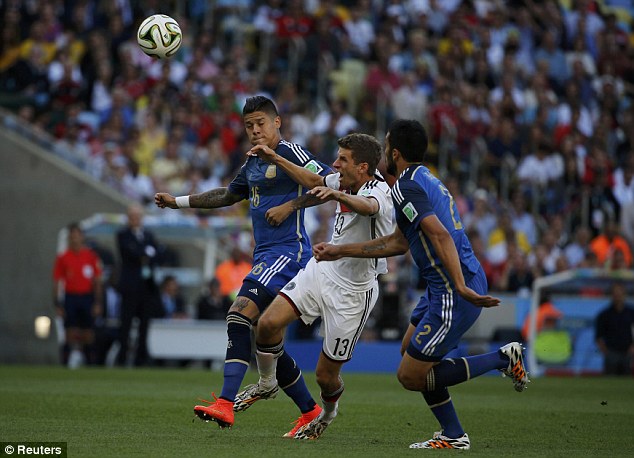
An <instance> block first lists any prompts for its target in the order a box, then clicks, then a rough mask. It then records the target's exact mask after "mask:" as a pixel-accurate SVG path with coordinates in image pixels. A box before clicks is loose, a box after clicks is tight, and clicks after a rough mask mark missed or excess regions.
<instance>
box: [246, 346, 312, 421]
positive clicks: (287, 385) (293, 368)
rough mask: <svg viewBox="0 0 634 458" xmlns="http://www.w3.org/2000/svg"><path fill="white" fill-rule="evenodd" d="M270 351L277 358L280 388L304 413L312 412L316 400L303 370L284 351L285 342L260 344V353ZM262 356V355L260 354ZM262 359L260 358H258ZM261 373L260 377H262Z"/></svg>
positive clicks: (276, 367)
mask: <svg viewBox="0 0 634 458" xmlns="http://www.w3.org/2000/svg"><path fill="white" fill-rule="evenodd" d="M262 353H269V354H272V355H273V356H274V357H275V358H276V361H275V378H276V379H277V383H278V384H279V386H280V388H282V390H283V391H284V393H286V395H287V396H288V397H289V398H291V399H292V400H293V402H295V404H296V405H297V407H299V410H300V411H301V412H302V413H306V412H310V411H311V410H313V409H314V408H315V405H316V402H315V400H314V399H313V397H312V396H311V395H310V391H308V388H307V387H306V382H305V381H304V377H303V376H302V371H301V370H299V367H297V363H296V362H295V360H294V359H293V358H292V357H291V355H289V354H288V353H286V352H285V351H284V343H283V342H280V343H278V344H275V345H261V344H258V354H262ZM258 358H260V356H258ZM258 361H260V359H258ZM262 375H263V374H262V373H260V377H262Z"/></svg>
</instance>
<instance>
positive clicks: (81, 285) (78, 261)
mask: <svg viewBox="0 0 634 458" xmlns="http://www.w3.org/2000/svg"><path fill="white" fill-rule="evenodd" d="M101 272H102V267H101V260H100V259H99V257H98V256H97V254H96V253H95V252H94V251H92V250H91V249H90V248H82V249H81V250H79V251H72V250H67V251H65V252H64V253H62V254H60V255H59V256H57V259H56V260H55V267H54V268H53V279H54V280H55V281H56V282H58V281H60V280H63V281H64V290H65V291H66V293H67V294H91V293H93V292H94V280H95V278H99V277H101Z"/></svg>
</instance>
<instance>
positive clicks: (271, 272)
mask: <svg viewBox="0 0 634 458" xmlns="http://www.w3.org/2000/svg"><path fill="white" fill-rule="evenodd" d="M303 267H304V266H303V265H301V264H300V263H299V262H297V261H295V260H294V259H291V258H289V257H288V256H284V255H279V254H275V255H264V256H261V257H259V258H257V259H255V260H254V261H253V269H251V272H249V274H248V275H247V276H246V277H244V281H243V282H242V288H240V291H239V292H238V296H243V297H247V298H249V299H251V300H252V301H253V302H255V303H256V305H257V306H258V309H260V313H262V312H263V311H264V309H265V308H266V307H268V306H269V304H270V303H271V302H272V301H273V299H274V298H275V296H277V293H278V292H279V291H280V290H281V289H282V288H283V287H284V286H286V284H287V283H288V282H289V281H291V280H292V279H293V278H294V277H295V275H297V272H299V271H300V270H301V269H302V268H303Z"/></svg>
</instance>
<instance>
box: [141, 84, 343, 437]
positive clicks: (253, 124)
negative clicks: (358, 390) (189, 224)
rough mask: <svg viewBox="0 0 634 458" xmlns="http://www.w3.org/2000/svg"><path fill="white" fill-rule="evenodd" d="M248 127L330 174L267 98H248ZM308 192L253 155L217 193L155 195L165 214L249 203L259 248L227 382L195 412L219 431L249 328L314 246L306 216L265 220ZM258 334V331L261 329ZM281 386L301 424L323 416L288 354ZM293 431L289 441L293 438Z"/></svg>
mask: <svg viewBox="0 0 634 458" xmlns="http://www.w3.org/2000/svg"><path fill="white" fill-rule="evenodd" d="M242 115H243V121H244V126H245V129H246V133H247V135H248V137H249V140H250V141H251V143H252V144H253V145H254V146H256V145H263V146H267V147H269V148H271V149H273V150H275V152H276V153H277V154H279V155H280V156H282V157H284V158H286V159H287V160H289V161H291V162H292V163H294V164H297V165H299V166H301V167H305V168H307V169H309V170H310V171H312V172H315V173H319V174H323V175H326V174H328V173H330V172H331V170H330V168H329V167H328V166H326V165H324V164H322V163H321V162H319V161H317V160H316V158H315V157H314V156H313V155H312V154H311V153H310V152H308V151H306V150H305V149H304V148H302V147H301V146H300V145H298V144H295V143H290V142H287V141H285V140H283V139H282V137H281V134H280V127H281V125H282V121H281V119H280V116H279V114H278V112H277V108H276V107H275V104H274V103H273V101H271V100H270V99H268V98H266V97H264V96H255V97H250V98H248V99H247V101H246V103H245V105H244V108H243V110H242ZM307 191H308V189H306V188H304V187H303V186H301V185H298V184H297V183H295V182H294V181H293V180H292V179H291V178H290V177H289V176H288V175H286V173H284V172H283V171H282V170H281V169H280V168H278V167H276V166H275V165H273V164H269V163H267V162H265V161H263V160H262V159H259V158H258V157H257V156H249V157H248V158H247V160H246V162H245V163H244V165H243V166H242V168H241V169H240V172H239V173H238V175H237V176H236V177H235V178H234V179H233V181H232V182H231V183H230V184H229V186H228V187H227V188H217V189H212V190H210V191H207V192H203V193H200V194H193V195H189V196H180V197H173V196H171V195H170V194H167V193H157V194H156V196H155V198H154V200H155V203H156V205H157V206H158V207H160V208H165V207H168V208H189V207H191V208H218V207H226V206H229V205H233V204H235V203H237V202H240V201H242V200H244V199H249V201H250V213H251V220H252V223H253V236H254V239H255V249H254V252H253V269H252V270H251V272H250V273H249V274H248V275H247V276H246V277H245V279H244V281H243V284H242V288H241V289H240V291H239V292H238V296H237V297H236V300H235V301H234V302H233V304H232V305H231V308H230V309H229V313H228V314H227V335H228V343H227V355H226V359H225V366H224V384H223V388H222V393H221V395H220V397H219V398H216V397H215V395H214V401H213V402H209V401H207V403H208V404H209V405H208V406H201V405H197V406H195V407H194V413H195V414H196V415H197V416H198V417H199V418H201V419H203V420H206V421H209V420H211V421H215V422H217V423H218V424H219V425H220V427H221V428H225V427H231V426H233V422H234V401H235V397H236V394H237V393H238V390H239V388H240V384H241V383H242V380H243V379H244V375H245V373H246V371H247V369H248V367H249V362H250V360H251V327H252V323H254V322H255V321H256V320H257V318H258V317H259V316H260V314H261V313H262V312H263V311H264V309H265V308H266V307H267V306H268V305H269V304H270V303H271V302H272V301H273V299H274V298H275V296H276V295H277V293H278V292H279V290H280V289H282V287H283V286H284V285H286V283H288V281H289V280H291V279H292V278H293V277H294V276H295V274H297V272H299V270H300V269H302V268H303V267H304V266H305V265H306V263H307V262H308V260H309V259H310V257H311V254H312V253H311V249H310V248H311V247H310V240H309V238H308V235H307V234H306V230H305V228H304V210H303V209H298V210H296V211H295V215H294V216H293V217H289V218H287V219H286V220H285V221H284V222H282V223H281V224H279V225H271V224H269V223H268V222H267V212H268V210H269V209H271V208H273V207H277V206H279V205H281V204H283V203H285V202H288V201H291V200H293V199H295V198H296V197H299V196H301V195H303V194H305V193H306V192H307ZM256 332H257V330H256ZM276 375H277V378H278V380H279V381H280V383H279V386H280V387H282V389H283V390H284V392H285V393H286V394H287V395H289V396H290V397H291V398H292V399H293V401H294V402H295V404H297V406H298V407H299V409H300V411H301V416H300V417H299V419H298V420H297V422H296V428H297V425H299V426H303V425H304V424H307V423H309V422H310V421H312V419H313V418H315V417H317V416H318V415H319V413H320V412H321V407H320V406H319V405H317V404H316V403H315V401H314V400H313V398H312V397H311V395H310V392H309V391H308V389H307V388H306V384H305V382H304V378H303V377H302V375H301V371H300V370H299V368H298V367H297V365H296V364H295V361H294V360H293V358H291V357H290V356H289V355H288V354H287V353H284V354H283V355H282V356H281V357H280V359H279V360H278V366H277V372H276ZM296 428H294V429H293V430H291V431H290V432H288V433H286V435H285V437H292V436H293V434H294V431H295V430H296Z"/></svg>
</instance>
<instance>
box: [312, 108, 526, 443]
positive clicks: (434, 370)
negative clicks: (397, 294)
mask: <svg viewBox="0 0 634 458" xmlns="http://www.w3.org/2000/svg"><path fill="white" fill-rule="evenodd" d="M426 150H427V133H426V131H425V128H424V127H423V126H422V125H421V124H420V123H419V122H418V121H409V120H396V121H394V122H393V123H392V125H391V126H390V129H389V132H388V134H387V136H386V138H385V154H386V163H387V171H388V173H389V174H391V175H394V176H396V177H398V179H397V181H396V183H395V184H394V186H393V187H392V200H393V201H394V209H395V211H396V223H397V228H396V230H395V231H394V233H393V234H391V235H388V236H384V237H381V238H378V239H374V240H371V241H368V242H362V243H354V244H348V245H330V244H326V243H320V244H317V245H315V246H314V247H313V252H314V255H315V257H316V258H317V259H318V260H320V261H329V260H335V259H339V258H341V257H346V256H351V257H369V258H374V257H384V256H395V255H399V254H403V253H405V252H407V250H410V252H411V254H412V257H413V258H414V261H415V262H416V265H417V266H418V268H419V271H420V275H421V276H422V277H423V279H424V280H426V282H427V285H428V286H427V290H426V291H425V294H424V295H423V296H422V297H421V298H420V301H419V303H418V305H417V306H416V308H415V309H414V311H413V312H412V316H411V320H410V326H409V328H408V330H407V332H406V334H405V337H404V339H403V348H402V353H403V359H402V360H401V364H400V366H399V368H398V374H397V375H398V379H399V381H400V382H401V384H402V385H403V387H404V388H405V389H407V390H411V391H421V392H422V393H423V396H424V398H425V401H426V402H427V404H428V406H429V408H430V409H431V411H432V413H433V414H434V416H435V417H436V419H437V420H438V422H439V423H440V427H441V430H440V431H439V432H437V433H435V434H434V435H433V437H432V438H431V439H429V440H427V441H424V442H417V443H414V444H411V445H410V448H433V449H439V448H455V449H469V448H470V446H471V444H470V441H469V436H468V435H467V434H466V433H465V432H464V430H463V429H462V426H461V424H460V421H459V420H458V416H457V415H456V411H455V409H454V407H453V403H452V401H451V397H450V396H449V391H448V389H447V387H449V386H453V385H456V384H458V383H462V382H466V381H467V380H470V379H472V378H474V377H477V376H479V375H482V374H484V373H486V372H489V371H491V370H494V369H498V370H501V371H502V372H503V373H504V374H505V375H507V376H509V377H511V379H512V381H513V384H514V386H515V389H516V390H517V391H520V392H521V391H523V390H524V388H525V387H526V384H527V383H528V376H527V373H526V370H525V367H524V362H523V356H522V346H521V344H520V343H518V342H512V343H509V344H507V345H505V346H503V347H501V348H500V349H499V350H496V351H494V352H491V353H487V354H483V355H478V356H469V357H463V358H446V355H447V354H448V353H449V352H450V351H451V350H453V349H455V348H456V347H457V345H458V342H459V340H460V338H461V337H462V335H463V334H464V333H465V332H466V331H467V329H469V328H470V327H471V325H472V324H473V323H474V322H475V321H476V319H477V318H478V316H479V315H480V312H481V310H482V307H495V306H497V305H499V302H500V301H499V299H497V298H495V297H491V296H489V295H487V288H488V287H487V282H486V277H485V275H484V271H483V269H482V266H481V265H480V263H479V262H478V260H477V259H476V257H475V255H474V253H473V250H472V249H471V244H470V243H469V240H468V238H467V235H466V233H465V231H464V227H463V225H462V221H461V220H460V215H459V214H458V210H457V208H456V204H455V201H454V199H453V197H452V195H451V193H450V192H449V191H448V190H447V188H446V187H445V185H444V184H443V183H442V182H441V181H440V180H439V179H438V178H436V177H435V176H434V175H433V174H432V173H431V172H430V171H429V169H428V168H427V167H425V166H424V165H423V161H424V158H425V152H426Z"/></svg>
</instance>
